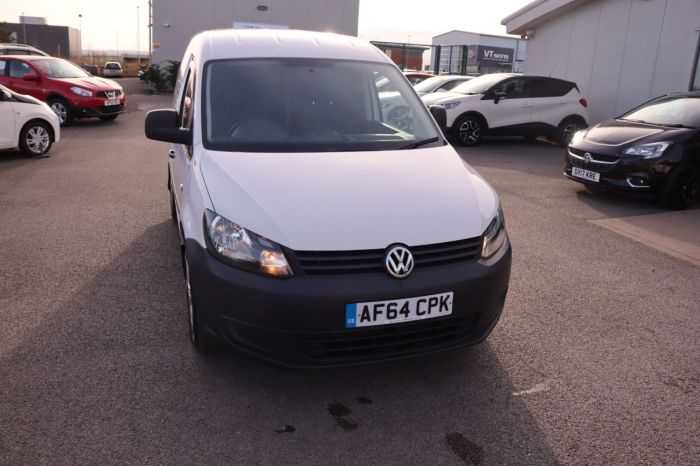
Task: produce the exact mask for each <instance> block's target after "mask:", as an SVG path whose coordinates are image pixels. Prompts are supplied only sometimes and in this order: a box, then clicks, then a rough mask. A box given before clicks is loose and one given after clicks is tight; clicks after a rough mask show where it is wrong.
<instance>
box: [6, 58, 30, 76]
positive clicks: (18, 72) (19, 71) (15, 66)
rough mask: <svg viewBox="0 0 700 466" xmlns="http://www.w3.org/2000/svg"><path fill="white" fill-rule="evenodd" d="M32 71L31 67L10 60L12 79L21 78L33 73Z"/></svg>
mask: <svg viewBox="0 0 700 466" xmlns="http://www.w3.org/2000/svg"><path fill="white" fill-rule="evenodd" d="M31 72H32V70H31V68H29V65H27V64H26V63H24V62H22V61H17V60H10V77H11V78H21V77H22V76H24V75H25V74H27V73H31Z"/></svg>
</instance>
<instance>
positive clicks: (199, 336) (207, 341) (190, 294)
mask: <svg viewBox="0 0 700 466" xmlns="http://www.w3.org/2000/svg"><path fill="white" fill-rule="evenodd" d="M183 254H185V257H184V259H183V265H184V267H185V283H186V291H187V321H188V324H189V325H188V327H189V336H190V343H192V346H194V347H195V349H196V350H197V351H199V352H202V353H210V352H212V351H214V350H216V345H215V343H214V342H213V341H212V340H211V337H209V336H208V335H207V334H206V332H205V331H204V329H203V328H202V325H201V319H200V315H199V313H198V312H197V305H196V300H195V296H196V295H195V293H194V290H193V287H192V281H191V279H190V264H189V261H188V260H187V253H186V252H183Z"/></svg>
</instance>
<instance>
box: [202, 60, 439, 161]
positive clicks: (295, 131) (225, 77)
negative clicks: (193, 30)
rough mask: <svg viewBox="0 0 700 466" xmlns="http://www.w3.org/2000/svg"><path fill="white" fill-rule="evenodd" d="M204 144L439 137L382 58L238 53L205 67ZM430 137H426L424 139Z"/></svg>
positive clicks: (313, 148) (297, 148)
mask: <svg viewBox="0 0 700 466" xmlns="http://www.w3.org/2000/svg"><path fill="white" fill-rule="evenodd" d="M202 115H203V117H204V118H203V139H204V146H205V147H206V148H207V149H214V150H222V151H243V152H327V151H328V152H335V151H359V150H392V149H400V148H411V147H409V146H412V145H415V143H417V142H426V143H432V144H435V145H442V144H443V141H442V138H441V137H440V132H439V130H438V128H437V127H436V126H435V124H434V122H433V121H432V118H431V117H430V115H429V113H428V111H427V109H426V108H425V106H424V105H423V103H422V102H421V100H420V99H419V98H418V96H416V94H415V92H414V91H413V89H411V87H410V86H409V84H408V83H407V82H406V80H405V78H404V77H403V75H402V74H401V72H400V71H399V70H398V69H397V68H396V67H395V66H392V65H389V64H386V63H370V62H356V61H345V60H326V59H306V58H304V59H302V58H283V59H282V58H280V59H242V60H221V61H213V62H209V63H207V64H206V65H205V68H204V87H203V108H202ZM430 139H434V141H430V142H428V140H430Z"/></svg>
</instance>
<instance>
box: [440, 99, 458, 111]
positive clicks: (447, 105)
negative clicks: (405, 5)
mask: <svg viewBox="0 0 700 466" xmlns="http://www.w3.org/2000/svg"><path fill="white" fill-rule="evenodd" d="M461 103H462V102H459V101H456V102H443V103H441V104H435V105H437V106H438V107H442V108H444V109H445V110H450V109H452V108H455V107H456V106H457V105H459V104H461Z"/></svg>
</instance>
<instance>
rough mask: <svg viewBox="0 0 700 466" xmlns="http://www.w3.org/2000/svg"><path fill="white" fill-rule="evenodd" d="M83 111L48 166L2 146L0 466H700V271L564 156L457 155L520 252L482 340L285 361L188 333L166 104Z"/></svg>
mask: <svg viewBox="0 0 700 466" xmlns="http://www.w3.org/2000/svg"><path fill="white" fill-rule="evenodd" d="M129 99H130V100H129V104H128V113H126V114H124V115H122V116H120V117H119V118H118V119H117V120H116V121H114V122H109V123H105V122H101V121H99V120H85V121H78V122H77V123H76V124H75V125H74V126H72V127H69V128H66V129H65V130H64V131H63V141H62V142H61V143H60V144H58V145H57V146H56V147H55V148H54V149H53V150H52V152H51V157H49V158H47V159H40V160H34V159H28V158H25V157H23V156H22V155H21V154H19V153H18V152H13V151H0V319H2V325H1V326H0V464H53V465H55V464H76V463H86V464H129V463H131V464H144V463H167V464H195V463H211V464H420V465H427V464H455V465H457V464H497V465H501V464H533V465H541V464H587V465H594V464H625V465H628V464H673V465H680V464H697V461H698V458H700V429H699V427H700V403H699V399H700V392H699V391H698V388H699V387H698V386H699V385H700V344H699V342H698V330H699V329H700V324H699V320H698V311H699V310H700V291H699V290H698V283H700V268H699V267H696V266H694V265H692V264H690V263H687V262H684V261H680V260H678V259H675V258H673V257H670V256H667V255H665V254H663V253H661V252H658V251H656V250H653V249H650V248H647V247H646V246H644V245H642V244H639V243H637V242H635V241H631V240H629V239H626V238H624V237H622V236H619V235H617V234H615V233H613V232H610V231H608V230H605V229H603V228H601V227H599V226H596V225H594V224H592V223H590V222H589V220H596V219H603V218H609V217H619V216H632V215H643V214H650V213H656V212H661V210H660V209H659V208H657V207H656V206H655V205H654V204H653V203H650V202H648V201H645V200H638V199H630V198H620V197H615V196H592V195H590V194H588V193H587V192H586V191H585V190H583V189H582V187H581V186H579V185H578V184H577V183H574V182H571V181H569V180H567V179H565V178H564V177H563V176H562V175H561V172H562V156H563V155H562V150H561V149H560V148H557V147H554V146H551V145H549V144H546V143H542V142H534V143H525V142H523V141H520V140H490V141H486V142H484V143H483V144H482V145H481V146H479V147H478V148H474V149H460V150H459V152H460V154H461V155H462V157H464V159H465V160H467V161H468V162H469V163H471V164H472V165H473V166H474V167H476V168H477V169H478V170H479V171H480V173H482V174H483V175H484V176H485V177H486V178H487V179H488V180H489V181H490V182H491V183H492V184H493V186H494V187H495V188H496V190H497V191H498V192H499V194H500V196H501V199H502V203H503V208H504V211H505V215H506V222H507V225H508V230H509V234H510V238H511V241H512V244H513V248H514V261H513V270H512V277H511V286H510V292H509V296H508V300H507V305H506V309H505V311H504V314H503V317H502V319H501V321H500V322H499V324H498V325H497V326H496V328H495V330H494V332H493V334H492V335H491V336H490V337H489V339H488V340H487V341H486V342H485V343H484V344H482V345H480V346H477V347H472V348H468V349H462V350H457V351H451V352H448V353H443V354H437V355H432V356H428V357H421V358H415V359H409V360H403V361H399V362H391V363H381V364H374V365H368V366H361V367H353V368H343V369H330V370H306V371H299V370H289V369H283V368H278V367H276V366H272V365H269V364H266V363H262V362H259V361H257V360H255V359H251V358H249V357H246V356H242V355H240V354H238V353H235V352H231V351H227V352H223V353H220V354H217V355H214V356H209V357H203V356H201V355H199V354H197V353H196V352H195V351H194V350H193V349H192V348H191V347H190V345H189V343H188V341H187V323H186V310H185V293H184V281H183V275H182V270H181V266H180V260H179V257H178V238H177V233H176V231H175V228H174V227H173V225H172V223H171V222H170V220H169V206H168V193H167V191H166V160H167V155H166V152H165V150H166V149H165V145H164V144H161V143H157V142H152V141H148V140H146V139H145V137H144V136H143V120H144V117H145V112H146V111H147V110H149V109H152V108H157V107H161V106H165V105H167V103H168V101H169V100H168V98H166V97H162V96H147V95H132V96H130V97H129Z"/></svg>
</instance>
